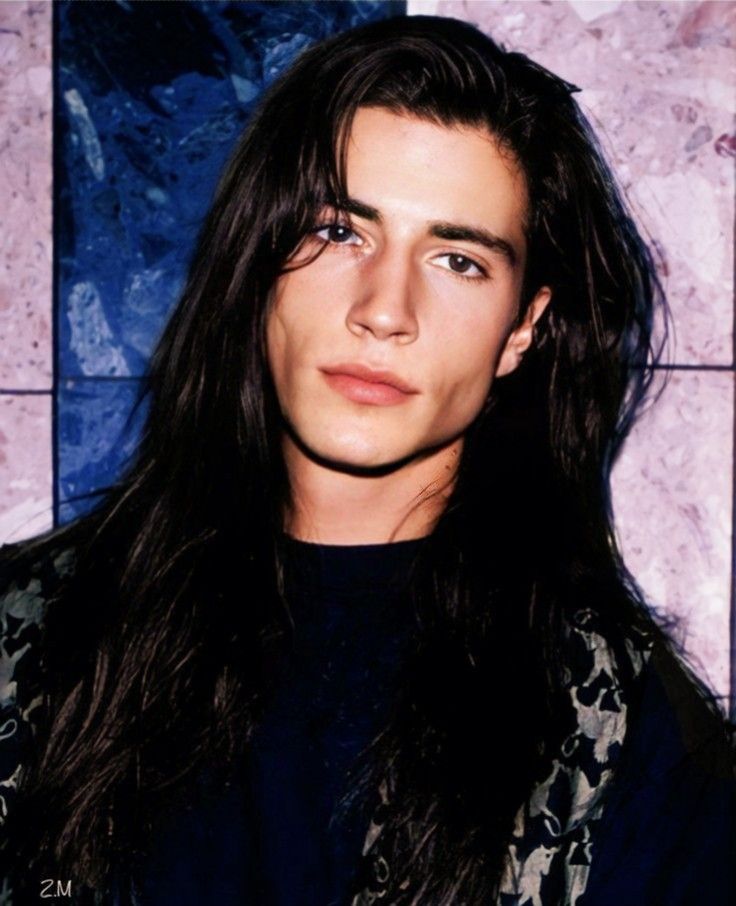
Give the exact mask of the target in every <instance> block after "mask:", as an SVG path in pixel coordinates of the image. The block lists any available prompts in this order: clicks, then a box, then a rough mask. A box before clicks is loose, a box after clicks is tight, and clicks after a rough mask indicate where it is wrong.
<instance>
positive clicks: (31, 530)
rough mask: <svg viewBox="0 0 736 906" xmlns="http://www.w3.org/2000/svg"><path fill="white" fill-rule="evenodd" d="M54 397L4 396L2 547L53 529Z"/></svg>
mask: <svg viewBox="0 0 736 906" xmlns="http://www.w3.org/2000/svg"><path fill="white" fill-rule="evenodd" d="M51 456H52V454H51V395H50V394H45V393H44V394H0V544H4V543H6V542H9V541H19V540H20V539H21V538H30V537H31V536H32V535H37V534H39V533H40V532H43V531H45V530H46V529H48V528H50V527H51V523H52V491H51V487H52V482H51V475H52V465H51Z"/></svg>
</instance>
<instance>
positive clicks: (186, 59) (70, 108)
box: [55, 0, 405, 378]
mask: <svg viewBox="0 0 736 906" xmlns="http://www.w3.org/2000/svg"><path fill="white" fill-rule="evenodd" d="M55 12H56V16H55V29H56V35H57V48H58V52H57V56H56V66H57V92H58V94H57V97H56V122H55V141H56V154H55V160H56V170H55V186H56V202H57V203H56V234H57V258H58V261H59V285H58V324H57V328H58V330H57V336H58V343H59V356H58V362H59V369H60V374H61V376H62V377H75V376H100V377H108V378H109V377H134V376H140V375H141V374H142V373H143V371H144V368H145V364H146V361H147V359H148V357H149V355H150V353H151V350H152V348H153V346H154V344H155V341H156V339H157V337H158V335H159V334H160V332H161V330H162V328H163V325H164V323H165V320H166V317H167V315H168V314H169V312H170V310H171V308H172V306H173V304H174V303H175V301H176V299H177V297H178V295H179V293H180V291H181V288H182V284H183V280H184V275H185V269H186V264H187V261H188V258H189V256H190V254H191V250H192V246H193V242H194V239H195V236H196V233H197V228H198V225H199V223H200V221H201V218H202V216H203V214H204V212H205V210H206V208H207V205H208V203H209V200H210V198H211V195H212V192H213V189H214V186H215V182H216V179H217V176H218V173H219V171H220V169H221V167H222V165H223V164H224V162H225V160H226V159H227V157H228V155H229V153H230V151H231V148H232V146H233V144H234V142H235V140H236V139H237V137H238V135H239V134H240V132H241V131H242V129H243V127H244V126H245V124H246V122H247V119H248V116H249V114H250V112H251V110H252V109H253V106H254V104H255V102H256V101H257V99H258V97H259V96H260V93H261V91H262V90H263V88H264V86H266V85H267V84H268V83H269V82H271V81H272V80H273V79H274V78H275V77H276V76H277V75H278V74H279V73H280V72H281V70H282V69H283V68H284V67H285V66H287V65H288V64H289V62H290V61H291V60H292V59H293V58H294V56H295V55H296V54H297V53H299V51H301V50H302V49H304V48H305V47H307V46H309V45H310V44H312V43H313V42H315V41H317V40H320V39H321V38H323V37H326V36H328V35H330V34H333V33H335V32H339V31H342V30H344V29H346V28H349V27H351V26H353V25H356V24H359V23H360V22H363V21H367V20H371V19H379V18H385V17H387V16H391V15H401V14H403V13H404V12H405V4H404V3H386V2H352V3H351V2H316V3H310V2H248V3H234V2H199V0H196V2H195V0H190V2H163V3H158V2H151V3H131V2H124V0H120V2H117V3H110V2H101V3H98V2H86V3H74V2H66V3H60V4H56V5H55Z"/></svg>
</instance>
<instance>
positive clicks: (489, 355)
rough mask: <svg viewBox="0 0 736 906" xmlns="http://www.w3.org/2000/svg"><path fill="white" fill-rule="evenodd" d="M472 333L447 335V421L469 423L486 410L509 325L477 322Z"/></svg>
mask: <svg viewBox="0 0 736 906" xmlns="http://www.w3.org/2000/svg"><path fill="white" fill-rule="evenodd" d="M469 326H470V329H467V330H463V331H462V332H461V334H460V335H458V333H457V332H449V333H448V334H445V339H446V343H445V344H444V348H443V352H442V355H443V359H444V365H445V367H444V374H445V375H446V379H445V380H444V381H442V390H441V392H440V396H441V397H442V405H441V407H440V411H439V412H438V415H439V416H440V418H442V419H443V420H446V421H447V420H457V421H463V422H466V423H469V422H470V421H472V420H473V419H474V418H475V416H476V415H477V414H478V412H479V411H480V409H481V408H482V406H483V404H484V402H485V400H486V398H487V396H488V392H489V390H490V387H491V384H492V382H493V375H494V374H495V371H496V367H497V364H498V360H499V358H500V355H501V351H502V348H503V344H504V341H505V330H504V327H505V325H499V324H498V323H495V322H494V323H492V324H489V323H488V321H487V320H485V319H477V320H476V321H474V322H473V323H472V324H471V325H469Z"/></svg>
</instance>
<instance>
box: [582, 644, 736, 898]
mask: <svg viewBox="0 0 736 906" xmlns="http://www.w3.org/2000/svg"><path fill="white" fill-rule="evenodd" d="M734 764H735V762H734V747H733V738H732V735H731V727H730V725H729V724H728V722H727V720H726V719H725V717H724V715H723V714H722V713H721V711H720V709H719V708H718V706H717V705H716V704H715V703H714V702H713V700H712V697H711V696H710V695H709V693H708V692H707V690H706V689H705V688H704V687H703V686H702V684H701V683H700V682H699V681H698V680H697V678H696V677H695V676H694V674H693V673H692V672H691V671H690V670H689V668H688V667H687V666H686V665H685V664H684V662H683V661H682V660H681V659H680V657H679V656H678V655H677V654H676V653H675V652H674V651H673V650H672V648H671V647H670V646H669V645H668V644H667V643H666V642H665V641H662V640H660V641H658V642H656V643H655V644H654V645H653V646H652V649H651V655H650V657H649V658H648V662H647V664H646V667H645V669H644V670H643V671H642V673H641V677H640V680H639V683H638V684H637V688H636V694H635V696H634V699H633V700H632V703H631V707H630V713H629V719H628V729H627V734H626V743H625V746H624V748H623V751H622V755H621V758H620V761H619V764H618V766H617V771H616V778H615V782H614V783H613V784H612V787H611V790H610V796H609V798H608V801H607V803H606V807H605V812H604V815H603V817H604V820H603V822H602V823H601V826H600V828H599V830H598V833H597V835H596V840H595V857H594V858H593V861H592V870H591V876H590V883H589V887H588V890H587V894H586V898H585V899H583V900H582V901H581V906H582V904H583V903H584V904H588V903H590V904H596V906H608V904H611V906H614V904H617V903H621V902H667V903H668V904H674V906H680V904H683V906H684V904H693V906H695V904H696V903H700V902H708V903H710V904H713V906H720V904H724V906H725V904H726V903H731V902H734V900H736V779H735V776H736V775H735V773H734V771H735V767H734Z"/></svg>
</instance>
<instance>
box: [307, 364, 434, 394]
mask: <svg viewBox="0 0 736 906" xmlns="http://www.w3.org/2000/svg"><path fill="white" fill-rule="evenodd" d="M322 371H324V372H325V373H327V374H348V375H350V376H351V377H356V378H360V380H361V381H369V382H370V383H372V384H389V385H390V386H391V387H395V388H396V389H397V390H401V391H402V392H403V393H418V392H419V391H418V390H417V389H416V387H412V386H411V385H410V384H407V382H406V381H404V380H402V379H401V378H400V377H399V376H398V375H397V374H394V373H393V371H386V370H384V369H383V368H378V369H376V368H369V367H368V366H367V365H361V364H359V363H357V362H346V363H340V364H338V365H328V366H327V367H325V368H323V369H322Z"/></svg>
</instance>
